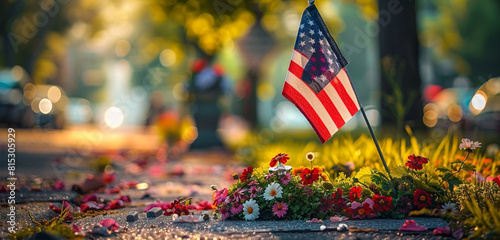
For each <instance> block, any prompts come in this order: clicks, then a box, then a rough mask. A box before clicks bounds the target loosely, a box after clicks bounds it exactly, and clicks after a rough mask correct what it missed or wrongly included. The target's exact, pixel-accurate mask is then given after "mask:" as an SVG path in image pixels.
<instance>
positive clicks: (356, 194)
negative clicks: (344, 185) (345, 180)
mask: <svg viewBox="0 0 500 240" xmlns="http://www.w3.org/2000/svg"><path fill="white" fill-rule="evenodd" d="M360 197H361V186H357V187H352V188H351V190H350V191H349V200H351V202H354V200H356V199H358V198H360Z"/></svg>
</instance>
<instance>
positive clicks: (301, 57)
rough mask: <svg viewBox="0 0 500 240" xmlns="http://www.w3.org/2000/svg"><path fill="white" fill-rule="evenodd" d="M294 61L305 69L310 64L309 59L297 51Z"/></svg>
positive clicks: (293, 55)
mask: <svg viewBox="0 0 500 240" xmlns="http://www.w3.org/2000/svg"><path fill="white" fill-rule="evenodd" d="M292 61H294V62H295V63H296V64H298V65H299V66H300V67H302V68H304V67H305V66H306V65H307V62H309V59H308V58H306V57H305V56H304V55H302V54H300V53H299V52H297V50H293V52H292Z"/></svg>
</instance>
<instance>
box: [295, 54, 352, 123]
mask: <svg viewBox="0 0 500 240" xmlns="http://www.w3.org/2000/svg"><path fill="white" fill-rule="evenodd" d="M288 70H289V71H290V73H292V74H293V75H295V76H296V77H297V78H299V79H302V74H303V71H304V69H303V68H302V67H300V66H299V65H298V64H297V63H295V62H294V61H291V62H290V67H289V68H288ZM344 91H345V90H344ZM311 93H312V94H314V91H313V90H312V89H311ZM316 96H317V97H318V99H319V100H320V102H321V104H323V106H325V109H326V111H327V112H328V114H329V115H330V117H331V118H332V120H333V122H334V123H335V125H336V126H337V129H340V128H341V127H342V126H344V124H345V121H344V119H343V118H342V116H341V115H340V113H339V111H338V110H337V109H336V108H335V105H333V102H332V100H331V99H330V97H329V96H328V95H327V94H326V92H325V91H321V92H319V93H318V94H316ZM356 111H357V110H356Z"/></svg>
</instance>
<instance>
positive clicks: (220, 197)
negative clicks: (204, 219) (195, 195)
mask: <svg viewBox="0 0 500 240" xmlns="http://www.w3.org/2000/svg"><path fill="white" fill-rule="evenodd" d="M226 197H227V188H224V189H222V190H220V191H219V190H216V191H215V195H214V205H219V204H222V203H223V202H224V200H226Z"/></svg>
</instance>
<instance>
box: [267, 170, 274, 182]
mask: <svg viewBox="0 0 500 240" xmlns="http://www.w3.org/2000/svg"><path fill="white" fill-rule="evenodd" d="M272 176H274V172H273V173H270V174H267V175H266V181H267V180H269V178H271V177H272Z"/></svg>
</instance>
